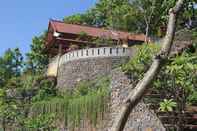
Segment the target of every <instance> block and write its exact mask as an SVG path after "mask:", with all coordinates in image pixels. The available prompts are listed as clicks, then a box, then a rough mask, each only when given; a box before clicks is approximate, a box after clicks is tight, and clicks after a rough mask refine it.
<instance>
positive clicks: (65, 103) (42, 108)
mask: <svg viewBox="0 0 197 131" xmlns="http://www.w3.org/2000/svg"><path fill="white" fill-rule="evenodd" d="M108 97H109V79H108V78H107V79H106V78H103V79H98V80H95V81H93V82H82V83H80V84H79V85H78V86H77V87H76V89H75V90H74V91H73V93H72V94H69V93H67V94H64V95H62V96H57V97H53V98H51V99H48V100H43V101H37V102H34V103H33V105H32V108H31V112H32V113H33V114H32V115H33V116H34V117H36V116H37V115H39V114H46V113H55V115H56V118H57V119H59V120H61V121H64V122H65V126H67V125H69V127H70V128H74V127H78V126H79V124H80V123H81V121H83V120H89V121H90V122H91V124H94V125H96V124H98V120H100V119H103V115H104V113H105V112H106V110H107V102H108V99H109V98H108Z"/></svg>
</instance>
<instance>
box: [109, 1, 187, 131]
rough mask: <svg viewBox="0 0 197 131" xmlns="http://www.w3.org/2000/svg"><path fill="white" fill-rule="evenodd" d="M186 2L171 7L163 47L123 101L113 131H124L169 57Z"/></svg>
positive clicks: (179, 2)
mask: <svg viewBox="0 0 197 131" xmlns="http://www.w3.org/2000/svg"><path fill="white" fill-rule="evenodd" d="M184 2H185V0H178V1H177V3H176V5H175V6H174V7H173V8H172V9H170V11H169V21H168V28H167V33H166V36H165V40H164V42H163V46H162V49H161V51H160V53H159V54H158V55H156V56H155V57H154V58H153V63H152V65H151V66H150V68H149V70H148V71H147V72H146V73H145V75H144V78H143V79H142V80H141V81H139V82H138V84H137V85H136V87H135V88H134V91H132V92H131V93H130V94H129V96H128V98H127V99H126V100H125V101H124V102H123V107H122V109H121V111H120V114H119V115H118V117H117V118H116V119H115V123H114V124H113V127H112V129H111V131H123V129H124V127H125V124H126V122H127V120H128V117H129V115H130V113H131V111H132V109H133V108H134V107H135V105H136V104H137V103H138V102H139V101H140V100H141V99H142V97H143V95H144V93H145V91H146V90H147V88H148V87H149V85H150V84H151V83H152V81H153V80H154V78H155V77H156V75H157V74H158V73H159V71H160V67H161V66H162V65H163V61H165V60H166V59H167V57H168V55H169V53H170V49H171V46H172V43H173V40H174V35H175V28H176V21H177V16H178V13H179V12H180V10H181V8H182V6H183V3H184Z"/></svg>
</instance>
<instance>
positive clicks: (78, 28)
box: [50, 20, 145, 41]
mask: <svg viewBox="0 0 197 131" xmlns="http://www.w3.org/2000/svg"><path fill="white" fill-rule="evenodd" d="M50 25H51V26H52V28H53V30H54V31H56V32H59V33H69V34H80V33H81V32H86V33H87V35H89V36H93V37H102V36H104V37H108V38H112V39H114V40H118V39H123V40H124V39H126V40H135V41H144V40H145V35H144V34H130V33H128V32H123V31H112V30H106V29H102V28H97V27H90V26H84V25H74V24H65V23H64V22H61V21H55V20H50Z"/></svg>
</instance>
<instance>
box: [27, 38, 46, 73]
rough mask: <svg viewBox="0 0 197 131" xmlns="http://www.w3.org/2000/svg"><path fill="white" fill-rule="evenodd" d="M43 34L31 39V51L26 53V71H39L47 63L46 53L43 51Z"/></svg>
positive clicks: (41, 70)
mask: <svg viewBox="0 0 197 131" xmlns="http://www.w3.org/2000/svg"><path fill="white" fill-rule="evenodd" d="M44 38H45V35H41V36H39V37H37V36H36V37H34V38H33V39H32V44H31V51H30V52H29V53H27V54H26V55H27V62H26V71H30V72H32V73H41V72H43V69H45V68H46V66H47V64H48V57H47V54H46V53H44V48H45V46H44V42H45V41H44Z"/></svg>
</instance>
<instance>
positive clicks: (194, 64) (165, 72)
mask: <svg viewBox="0 0 197 131" xmlns="http://www.w3.org/2000/svg"><path fill="white" fill-rule="evenodd" d="M195 44H196V43H195V42H194V45H193V47H191V48H193V49H194V50H192V52H191V50H190V49H187V50H185V51H184V52H183V53H182V54H180V55H176V56H174V57H172V58H169V60H168V61H166V66H165V67H163V68H162V69H161V71H160V73H159V74H158V76H157V78H156V79H155V81H154V82H153V83H152V85H151V86H150V87H152V88H153V89H152V90H154V92H156V93H158V94H159V95H160V98H161V99H164V100H163V101H161V99H158V100H157V99H153V100H152V99H151V101H150V100H149V102H152V103H153V104H155V105H158V103H160V104H159V107H158V108H157V109H156V110H160V111H165V112H172V111H175V112H177V113H178V116H177V117H179V118H182V119H179V120H177V121H176V123H177V125H178V127H181V126H182V125H183V124H184V119H183V115H182V114H183V113H184V112H185V111H186V110H187V107H188V105H196V102H197V101H196V100H197V99H196V98H197V97H196V94H197V85H196V83H197V74H196V72H197V56H196V53H197V48H195V46H196V45H195ZM158 49H159V46H158V45H143V46H140V47H138V52H137V54H136V56H135V57H134V58H133V59H131V60H130V61H129V62H128V63H127V64H125V65H123V66H122V70H123V71H124V72H125V73H127V74H128V75H129V77H130V78H131V80H132V82H133V84H134V85H135V84H136V83H137V82H138V81H139V80H140V79H141V78H142V77H143V75H144V73H145V72H146V70H147V69H148V68H149V67H150V64H151V63H152V62H151V59H152V57H153V54H156V53H157V52H158Z"/></svg>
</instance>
